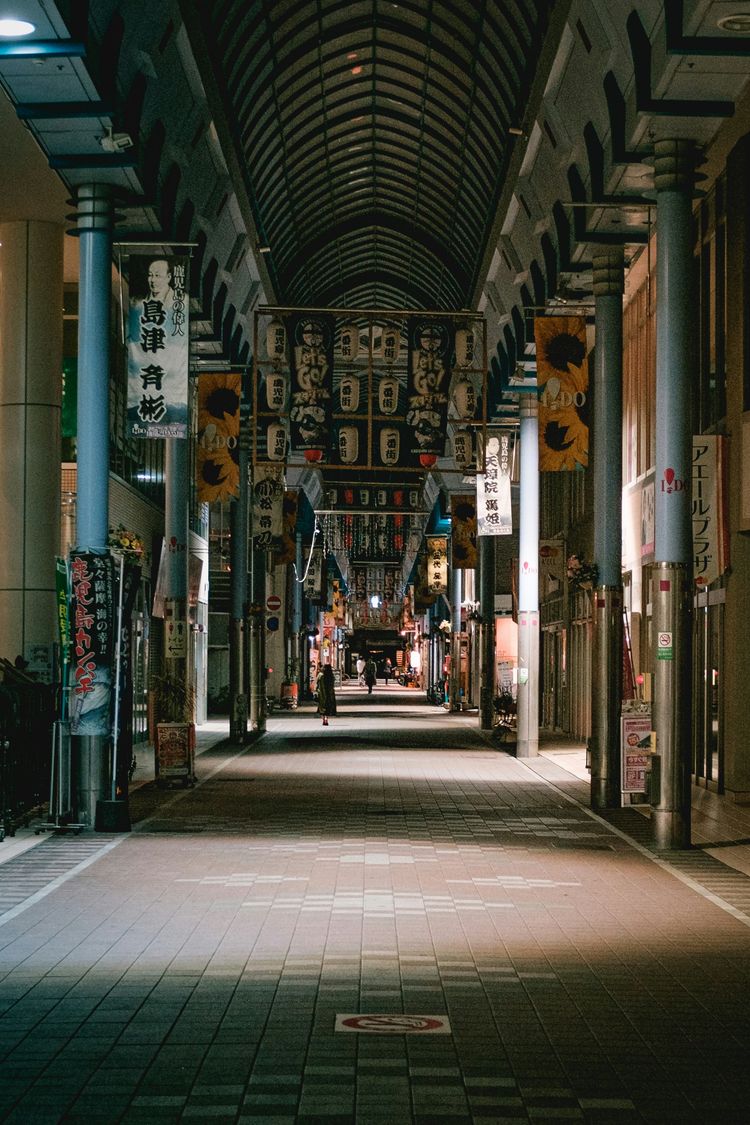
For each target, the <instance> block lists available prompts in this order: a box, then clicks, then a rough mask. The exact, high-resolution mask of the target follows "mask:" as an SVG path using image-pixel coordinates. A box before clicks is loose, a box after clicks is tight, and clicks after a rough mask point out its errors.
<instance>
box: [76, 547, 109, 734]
mask: <svg viewBox="0 0 750 1125" xmlns="http://www.w3.org/2000/svg"><path fill="white" fill-rule="evenodd" d="M70 587H71V601H70V622H71V638H72V645H71V663H70V689H71V690H70V723H71V727H70V729H71V733H72V734H82V735H83V734H86V735H88V734H92V735H108V734H109V733H110V731H111V725H110V700H111V694H112V653H113V627H112V622H113V602H114V581H113V570H112V558H111V556H110V555H109V554H106V555H96V554H92V553H88V552H86V553H84V552H78V551H74V552H73V553H72V554H71V557H70Z"/></svg>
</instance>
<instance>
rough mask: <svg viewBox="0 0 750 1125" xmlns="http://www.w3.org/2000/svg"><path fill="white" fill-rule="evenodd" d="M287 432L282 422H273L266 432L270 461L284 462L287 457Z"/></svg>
mask: <svg viewBox="0 0 750 1125" xmlns="http://www.w3.org/2000/svg"><path fill="white" fill-rule="evenodd" d="M286 446H287V432H286V426H284V425H282V423H281V422H271V424H270V426H269V427H268V428H267V430H266V450H267V453H268V460H269V461H283V460H284V458H285V457H286Z"/></svg>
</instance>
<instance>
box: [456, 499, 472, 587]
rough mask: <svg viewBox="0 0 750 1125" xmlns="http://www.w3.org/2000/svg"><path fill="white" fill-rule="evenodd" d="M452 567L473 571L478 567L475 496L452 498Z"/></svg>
mask: <svg viewBox="0 0 750 1125" xmlns="http://www.w3.org/2000/svg"><path fill="white" fill-rule="evenodd" d="M451 565H452V566H453V569H454V570H473V569H474V568H475V567H476V565H477V501H476V497H475V496H470V495H466V496H452V497H451Z"/></svg>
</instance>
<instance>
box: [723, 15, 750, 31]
mask: <svg viewBox="0 0 750 1125" xmlns="http://www.w3.org/2000/svg"><path fill="white" fill-rule="evenodd" d="M716 25H717V27H720V28H721V30H722V31H737V32H739V33H740V34H741V35H750V12H735V14H734V15H731V16H722V17H721V19H718V20H717V21H716Z"/></svg>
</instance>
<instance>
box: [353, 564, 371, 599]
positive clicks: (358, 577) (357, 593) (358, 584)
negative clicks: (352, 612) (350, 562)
mask: <svg viewBox="0 0 750 1125" xmlns="http://www.w3.org/2000/svg"><path fill="white" fill-rule="evenodd" d="M351 585H352V601H354V602H366V601H367V567H366V566H353V567H352V583H351Z"/></svg>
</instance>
